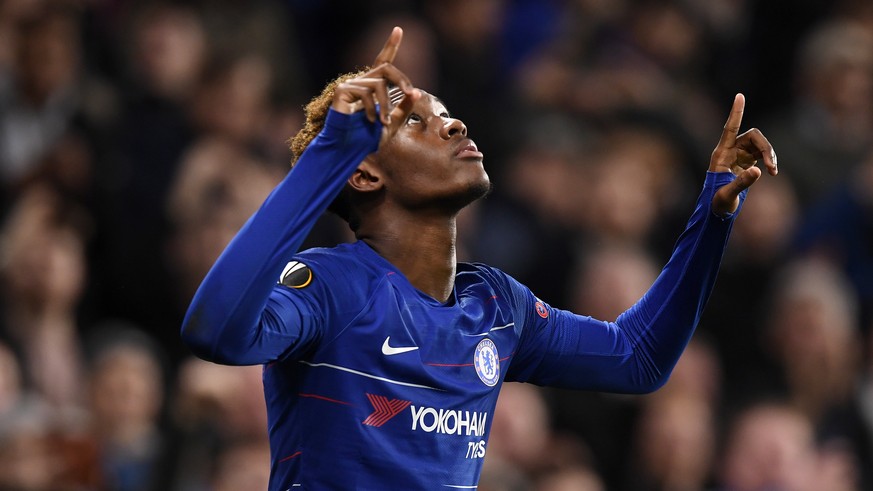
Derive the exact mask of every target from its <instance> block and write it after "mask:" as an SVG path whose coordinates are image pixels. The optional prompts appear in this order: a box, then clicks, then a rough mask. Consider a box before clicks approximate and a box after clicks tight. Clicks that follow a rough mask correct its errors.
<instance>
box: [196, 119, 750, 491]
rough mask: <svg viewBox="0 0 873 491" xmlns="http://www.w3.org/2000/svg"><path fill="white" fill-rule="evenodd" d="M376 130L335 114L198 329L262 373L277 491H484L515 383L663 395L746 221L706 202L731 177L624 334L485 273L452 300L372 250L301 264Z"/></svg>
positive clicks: (250, 233) (212, 291)
mask: <svg viewBox="0 0 873 491" xmlns="http://www.w3.org/2000/svg"><path fill="white" fill-rule="evenodd" d="M380 132H381V126H380V124H379V123H378V122H376V123H370V122H368V121H367V120H366V119H365V117H364V115H363V113H357V114H353V115H343V114H340V113H335V112H333V111H331V113H330V114H329V115H328V119H327V121H326V124H325V129H324V130H323V131H322V133H321V134H320V135H319V136H318V137H317V138H316V139H315V140H314V141H313V142H312V144H310V147H309V148H308V149H307V151H306V152H305V153H304V154H303V155H302V156H301V158H300V160H299V161H298V163H297V165H296V166H295V167H294V169H293V170H292V171H291V172H290V173H289V175H288V176H287V177H286V178H285V179H284V180H283V181H282V183H280V184H279V186H277V188H276V189H275V190H274V191H273V193H272V194H271V195H270V197H269V198H268V199H267V201H266V202H265V203H264V205H263V206H262V207H261V209H260V210H259V211H258V212H257V213H256V214H255V215H254V216H253V217H252V218H251V219H250V220H249V221H248V222H247V224H246V225H245V226H244V227H243V229H242V230H241V231H240V232H239V234H238V235H237V236H236V237H235V238H234V240H233V241H232V242H231V244H230V245H229V246H228V247H227V249H226V250H225V251H224V252H223V253H222V255H221V257H220V258H219V259H218V261H217V262H216V264H215V265H214V266H213V268H212V269H211V270H210V272H209V273H208V275H207V276H206V278H205V279H204V281H203V283H202V284H201V286H200V288H199V289H198V291H197V293H196V295H195V297H194V299H193V301H192V303H191V306H190V308H189V310H188V313H187V315H186V318H185V322H184V325H183V330H182V335H183V339H184V340H185V341H186V342H187V343H188V345H189V346H190V347H191V348H192V350H193V351H194V352H195V353H196V354H198V355H199V356H201V357H203V358H205V359H208V360H213V361H216V362H219V363H227V364H263V365H264V389H265V395H266V399H267V411H268V418H269V428H268V431H269V437H270V446H271V454H272V464H271V465H272V473H271V480H270V489H271V490H276V491H285V490H297V489H338V490H340V489H341V490H348V489H360V490H385V489H436V490H440V489H442V490H450V489H475V488H476V486H477V483H478V479H479V474H480V471H481V467H482V461H483V458H484V456H485V453H486V451H487V446H488V444H487V441H488V432H489V429H490V427H491V420H492V417H493V413H494V407H495V404H496V402H497V395H498V392H499V390H500V386H501V384H502V383H503V382H504V381H519V382H530V383H535V384H539V385H549V386H558V387H568V388H577V389H587V390H601V391H611V392H624V393H644V392H650V391H652V390H655V389H657V388H658V387H660V386H661V385H662V384H663V383H664V382H665V381H666V380H667V377H668V376H669V374H670V372H671V370H672V368H673V366H674V365H675V363H676V361H677V360H678V358H679V356H680V354H681V353H682V350H683V349H684V348H685V346H686V344H687V343H688V340H689V339H690V337H691V335H692V333H693V331H694V328H695V326H696V325H697V322H698V320H699V318H700V314H701V312H702V309H703V306H704V304H705V303H706V300H707V298H708V296H709V293H710V291H711V289H712V286H713V284H714V281H715V276H716V272H717V270H718V266H719V263H720V260H721V257H722V254H723V251H724V247H725V244H726V242H727V237H728V235H729V233H730V228H731V225H732V223H733V218H734V216H735V214H731V215H729V216H725V217H718V216H715V215H714V214H713V213H712V212H711V211H710V203H711V201H712V196H713V193H714V192H715V190H716V189H718V188H719V187H720V186H722V185H724V184H726V183H728V182H730V181H731V180H733V177H734V176H733V175H732V174H730V173H719V174H713V173H709V174H707V177H706V181H705V183H704V187H703V191H702V193H701V195H700V198H699V200H698V203H697V207H696V209H695V211H694V213H693V215H692V217H691V220H690V221H689V223H688V226H687V228H686V230H685V231H684V232H683V234H682V235H681V236H680V238H679V240H678V241H677V244H676V247H675V249H674V252H673V255H672V257H671V258H670V260H669V262H668V263H667V265H666V266H665V267H664V269H663V271H662V272H661V274H660V275H659V277H658V279H657V280H656V282H655V284H654V285H653V286H652V287H651V289H650V290H649V291H648V292H647V293H646V294H645V295H644V296H643V298H642V299H640V300H639V301H638V302H637V303H636V304H635V305H634V306H633V307H631V308H630V309H629V310H628V311H627V312H625V313H623V314H622V315H621V316H619V318H618V319H615V320H614V321H611V322H609V321H602V320H595V319H592V318H590V317H586V316H581V315H577V314H574V313H571V312H568V311H564V310H559V309H554V308H552V307H550V306H549V305H548V304H547V303H545V302H543V301H542V300H540V299H539V298H537V297H536V296H535V295H534V294H533V293H532V292H531V291H530V290H529V289H528V288H526V287H525V286H523V285H521V284H520V283H518V282H517V281H515V280H514V279H513V278H511V277H510V276H508V275H507V274H505V273H503V272H501V271H499V270H497V269H495V268H491V267H488V266H485V265H482V264H463V263H462V264H459V265H458V267H457V274H456V277H455V284H454V290H453V292H452V295H451V297H450V298H449V300H448V301H447V302H446V303H441V302H438V301H436V300H434V299H433V298H431V297H429V296H427V295H425V294H423V293H422V292H420V291H418V290H417V289H416V288H415V287H413V286H412V285H411V284H410V283H409V281H408V280H407V279H406V278H405V277H404V275H403V273H402V272H401V271H399V270H398V269H397V268H396V267H394V266H393V265H392V264H391V263H390V262H388V261H387V260H385V259H384V258H383V257H381V256H379V254H377V253H376V252H375V251H374V250H372V249H371V248H370V247H369V246H367V245H366V244H365V243H364V242H360V241H359V242H355V243H352V244H344V245H340V246H337V247H335V248H330V249H312V250H308V251H304V252H301V253H297V249H298V248H299V247H300V244H301V243H302V241H303V239H304V238H305V237H306V234H307V233H308V232H309V230H310V229H311V227H312V225H313V224H314V222H315V220H316V219H317V218H318V216H319V215H320V214H321V213H322V212H323V211H324V210H325V209H326V207H327V205H328V204H329V203H330V201H331V200H333V199H334V198H335V197H336V195H337V194H338V192H339V191H340V189H341V188H342V186H343V185H344V183H345V181H346V179H347V177H348V176H349V175H350V174H351V172H352V171H353V170H354V169H355V167H356V166H357V165H358V163H360V162H361V161H362V160H363V158H364V157H365V156H366V155H367V154H369V153H371V152H373V151H375V150H376V149H377V145H378V141H379V135H380ZM744 197H745V192H743V193H742V195H741V199H742V198H744Z"/></svg>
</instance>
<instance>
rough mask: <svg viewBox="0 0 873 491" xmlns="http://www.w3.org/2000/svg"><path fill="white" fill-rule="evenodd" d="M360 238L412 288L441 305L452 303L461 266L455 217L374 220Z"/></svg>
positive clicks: (361, 231)
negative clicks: (400, 274) (459, 263)
mask: <svg viewBox="0 0 873 491" xmlns="http://www.w3.org/2000/svg"><path fill="white" fill-rule="evenodd" d="M356 236H357V238H358V239H360V240H363V241H364V242H366V243H367V245H369V246H370V247H372V248H373V250H375V251H376V252H378V253H379V255H381V256H382V257H384V258H385V259H387V260H388V261H389V262H390V263H391V264H393V265H394V266H396V267H397V269H399V270H400V272H402V273H403V275H404V276H406V278H407V279H408V280H409V282H410V283H412V286H414V287H415V288H417V289H418V290H420V291H422V292H424V293H425V294H427V295H430V296H431V297H433V298H434V299H436V300H438V301H440V302H446V301H447V300H448V299H449V296H450V295H451V294H452V289H453V288H454V286H455V267H456V264H457V257H456V251H455V240H456V236H457V226H456V223H455V215H451V216H449V217H446V216H434V217H422V216H420V215H413V214H409V215H402V216H399V217H398V216H392V217H391V219H390V220H370V221H368V222H367V223H362V224H361V226H360V228H359V229H358V231H357V232H356Z"/></svg>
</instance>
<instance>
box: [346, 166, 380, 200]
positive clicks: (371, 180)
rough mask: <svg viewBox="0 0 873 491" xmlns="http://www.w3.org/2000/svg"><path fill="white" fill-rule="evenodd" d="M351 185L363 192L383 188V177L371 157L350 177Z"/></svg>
mask: <svg viewBox="0 0 873 491" xmlns="http://www.w3.org/2000/svg"><path fill="white" fill-rule="evenodd" d="M349 186H351V188H352V189H354V190H355V191H360V192H363V193H366V192H370V191H378V190H379V189H381V188H382V177H381V174H380V172H379V168H378V167H377V166H376V165H374V163H373V162H372V161H371V160H370V159H369V158H367V159H365V160H364V161H363V162H361V164H360V165H359V166H358V168H357V169H355V172H354V173H353V174H352V176H351V177H349Z"/></svg>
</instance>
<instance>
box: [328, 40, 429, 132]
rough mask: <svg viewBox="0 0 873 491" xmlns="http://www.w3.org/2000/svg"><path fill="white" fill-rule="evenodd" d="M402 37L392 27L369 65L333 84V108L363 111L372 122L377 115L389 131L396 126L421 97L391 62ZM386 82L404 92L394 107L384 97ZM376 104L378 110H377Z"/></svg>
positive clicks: (386, 89) (386, 95)
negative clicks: (359, 74) (369, 68)
mask: <svg viewBox="0 0 873 491" xmlns="http://www.w3.org/2000/svg"><path fill="white" fill-rule="evenodd" d="M402 39H403V30H402V29H401V28H399V27H395V28H394V29H393V30H392V31H391V35H390V36H388V40H387V41H386V42H385V46H383V47H382V51H380V52H379V54H378V55H377V56H376V59H375V61H374V62H373V65H372V66H373V68H372V69H371V70H370V71H368V72H367V73H365V74H363V75H361V76H359V77H355V78H351V79H349V80H346V81H345V82H342V83H340V84H339V85H338V86H337V88H336V91H335V92H334V97H333V103H332V105H331V107H332V108H333V109H334V110H335V111H338V112H341V113H344V114H352V113H355V112H358V111H364V112H366V114H367V119H368V120H370V121H371V122H376V118H377V117H379V119H380V120H381V121H382V124H383V125H384V127H385V130H386V131H388V132H389V133H393V132H394V131H396V130H397V128H398V127H399V125H400V124H401V122H403V121H405V120H406V116H407V115H408V114H409V112H410V111H411V110H412V105H413V104H414V103H415V101H416V100H417V99H418V98H419V97H421V92H420V91H419V90H418V89H416V88H415V87H413V86H412V82H410V80H409V77H407V76H406V74H404V73H403V72H402V71H400V69H398V68H397V67H396V66H394V57H395V55H396V54H397V50H398V48H400V41H401V40H402ZM389 85H393V86H396V87H398V88H399V89H400V90H401V91H402V92H403V95H404V97H403V99H402V100H401V101H400V102H399V103H398V104H397V106H395V107H392V105H391V100H390V99H389V97H388V88H389ZM376 104H378V105H379V109H381V110H377V108H376Z"/></svg>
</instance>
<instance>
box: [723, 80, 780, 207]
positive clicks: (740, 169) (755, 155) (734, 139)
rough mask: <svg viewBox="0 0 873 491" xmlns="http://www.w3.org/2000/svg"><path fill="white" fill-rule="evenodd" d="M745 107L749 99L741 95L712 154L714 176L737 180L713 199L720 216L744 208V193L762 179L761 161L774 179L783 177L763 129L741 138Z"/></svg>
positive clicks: (736, 98) (735, 101)
mask: <svg viewBox="0 0 873 491" xmlns="http://www.w3.org/2000/svg"><path fill="white" fill-rule="evenodd" d="M745 107H746V98H745V96H743V94H737V95H736V97H734V105H733V107H732V108H731V113H730V116H728V120H727V123H725V125H724V131H722V133H721V139H720V140H719V141H718V145H716V147H715V150H713V151H712V157H711V158H710V161H709V170H710V172H732V173H734V174H735V175H736V176H737V178H736V179H735V180H734V181H733V182H732V183H730V184H728V185H726V186H723V187H722V188H721V189H719V190H718V191H717V192H716V193H715V196H714V197H713V198H712V211H713V212H715V213H716V214H717V215H725V214H727V213H733V212H735V211H736V210H737V207H739V205H740V198H739V196H740V192H742V191H743V190H744V189H747V188H748V187H749V186H751V185H752V184H754V183H755V181H757V180H758V178H760V177H761V169H759V168H757V167H755V164H756V163H757V162H758V160H759V159H760V160H763V161H764V165H765V166H766V167H767V171H768V172H769V173H770V175H772V176H775V175H776V174H778V173H779V170H778V168H777V162H776V152H775V150H773V145H771V144H770V142H769V141H767V138H766V137H764V134H763V133H761V131H760V130H759V129H757V128H752V129H750V130H748V131H746V132H745V133H743V134H741V135H740V134H739V132H740V123H742V121H743V111H744V110H745Z"/></svg>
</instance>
